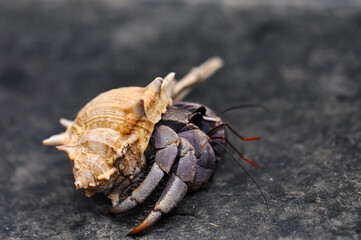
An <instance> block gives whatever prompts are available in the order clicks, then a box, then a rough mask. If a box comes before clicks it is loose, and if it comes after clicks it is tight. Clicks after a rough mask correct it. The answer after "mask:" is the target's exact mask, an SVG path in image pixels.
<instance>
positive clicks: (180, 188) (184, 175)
mask: <svg viewBox="0 0 361 240" xmlns="http://www.w3.org/2000/svg"><path fill="white" fill-rule="evenodd" d="M179 155H180V159H179V163H178V166H177V169H176V172H175V174H172V175H171V177H170V178H169V181H168V183H167V186H166V188H165V189H164V191H163V193H162V196H161V197H160V198H159V200H158V202H157V203H156V205H155V207H154V210H153V211H151V212H150V213H149V215H148V217H147V218H146V219H145V220H144V221H143V222H142V223H141V224H140V225H139V226H138V227H136V228H134V229H133V230H132V231H131V232H129V233H128V235H135V234H138V233H140V232H142V231H144V230H145V229H147V228H148V227H150V226H152V225H153V224H155V223H156V222H157V221H158V220H159V219H160V218H161V217H162V215H163V214H166V213H168V212H170V211H171V210H172V209H173V208H174V207H175V206H176V205H177V204H178V203H179V202H180V201H181V200H182V199H183V197H184V196H185V194H186V193H187V191H188V185H187V184H186V183H191V182H192V181H193V180H194V177H195V175H196V169H197V158H196V157H195V155H194V148H193V146H192V145H191V144H190V143H189V142H188V141H187V140H185V139H183V138H180V145H179Z"/></svg>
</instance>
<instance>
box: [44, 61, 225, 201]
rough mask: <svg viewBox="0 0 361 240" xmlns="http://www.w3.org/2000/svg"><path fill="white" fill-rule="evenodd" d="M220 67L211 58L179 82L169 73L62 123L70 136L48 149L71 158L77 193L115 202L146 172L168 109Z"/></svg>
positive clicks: (117, 92)
mask: <svg viewBox="0 0 361 240" xmlns="http://www.w3.org/2000/svg"><path fill="white" fill-rule="evenodd" d="M221 66H222V60H221V59H219V58H212V59H210V60H208V61H207V62H205V63H204V64H203V65H202V66H200V67H199V68H196V69H193V70H192V71H193V72H191V73H192V74H189V75H187V76H189V77H187V76H185V77H184V78H183V79H182V80H181V81H179V82H176V81H175V79H174V76H175V74H174V73H170V74H168V75H167V76H166V77H165V78H164V80H163V79H162V78H156V79H155V80H154V81H153V82H151V83H150V84H149V85H148V86H146V87H144V88H141V87H124V88H118V89H113V90H110V91H107V92H104V93H102V94H100V95H99V96H97V97H96V98H94V99H93V100H91V101H90V102H89V103H88V104H86V106H85V107H84V108H83V109H81V110H80V112H79V113H78V115H77V117H76V119H75V120H74V121H70V120H66V119H60V123H61V124H62V125H63V126H64V127H65V128H66V131H65V132H63V133H60V134H57V135H54V136H52V137H50V138H48V139H46V140H44V141H43V144H45V145H57V149H59V150H61V151H65V152H67V154H68V156H69V158H70V160H71V162H72V165H73V173H74V177H75V185H76V188H77V189H80V188H84V189H85V190H86V195H87V196H91V195H93V194H94V193H95V192H105V193H106V194H108V196H109V197H111V196H112V195H114V193H115V192H120V191H121V190H122V188H124V187H125V186H126V185H127V184H128V185H129V184H130V183H131V182H132V180H133V178H135V177H136V176H137V175H138V174H139V173H140V172H141V171H142V170H143V169H144V167H145V165H146V159H145V157H144V151H145V149H146V147H147V146H148V142H149V139H150V137H151V135H152V132H153V129H154V126H155V124H156V123H157V122H158V121H159V120H160V119H161V116H162V114H163V113H165V111H166V108H167V106H169V105H172V101H173V100H179V99H181V98H182V97H183V96H184V95H185V94H186V93H187V92H188V91H189V88H190V87H191V86H192V85H194V84H195V83H196V82H199V81H201V80H203V79H205V78H207V77H208V76H209V75H211V74H212V73H213V72H214V71H216V70H217V69H219V68H220V67H221ZM194 71H198V72H196V74H195V72H194ZM195 76H198V77H195ZM121 183H127V184H121Z"/></svg>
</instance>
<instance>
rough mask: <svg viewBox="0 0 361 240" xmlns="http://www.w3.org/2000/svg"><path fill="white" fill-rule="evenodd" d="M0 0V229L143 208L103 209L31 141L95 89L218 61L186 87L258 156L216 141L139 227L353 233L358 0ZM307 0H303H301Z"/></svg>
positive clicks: (30, 234)
mask: <svg viewBox="0 0 361 240" xmlns="http://www.w3.org/2000/svg"><path fill="white" fill-rule="evenodd" d="M192 2H193V1H173V3H172V4H170V3H165V2H153V3H151V2H149V1H146V2H143V3H127V4H126V3H125V1H120V2H119V3H116V1H112V0H108V1H104V2H102V1H95V0H94V1H88V2H85V1H70V0H67V1H60V0H59V1H38V0H37V1H30V2H29V1H1V2H0V109H1V117H0V238H1V239H12V238H13V239H18V238H25V239H33V238H38V239H123V238H124V239H125V238H127V237H126V233H127V232H128V231H129V230H131V229H132V227H134V226H135V225H137V224H138V223H140V222H141V221H142V220H143V218H144V217H145V216H146V215H147V212H148V211H149V210H150V207H149V206H148V205H147V204H145V205H144V206H141V207H140V208H137V209H136V210H134V211H132V212H130V213H127V214H124V215H121V216H117V217H113V216H111V215H109V214H108V213H107V210H108V208H109V207H110V202H109V200H108V199H106V198H105V197H104V196H102V195H97V196H95V197H93V198H90V199H88V198H86V197H85V196H84V194H83V192H82V191H76V190H75V188H74V185H73V176H72V172H71V165H70V163H69V160H68V158H67V156H66V154H64V153H63V152H59V151H57V150H56V149H55V148H49V147H44V146H42V145H41V141H42V139H44V138H46V137H48V136H50V135H52V134H54V133H58V132H60V131H62V128H61V126H60V125H59V124H58V119H59V118H60V117H66V118H69V119H72V118H74V117H75V115H76V113H77V112H78V111H79V110H80V109H81V108H82V107H83V106H84V105H85V104H86V103H87V102H88V101H89V100H91V99H92V98H93V97H95V96H96V95H97V94H99V93H101V92H103V91H106V90H108V89H112V88H116V87H122V86H129V85H139V86H145V85H146V84H147V83H149V82H150V81H151V80H153V79H154V77H156V76H165V75H166V74H167V73H168V72H169V71H175V72H176V73H177V76H178V77H180V76H182V75H183V74H185V73H186V72H187V71H188V69H189V68H190V67H192V66H195V65H197V64H199V63H201V62H202V61H203V60H205V59H206V58H208V57H210V56H213V55H219V56H221V57H222V58H224V60H225V64H226V65H225V67H224V68H223V70H221V71H220V72H219V73H217V74H216V75H215V76H214V77H212V78H211V79H209V80H208V81H207V82H206V83H204V84H203V85H200V86H198V87H197V88H196V89H194V91H193V92H192V93H191V94H190V95H189V96H188V97H187V100H190V101H196V102H200V103H203V104H206V105H207V106H209V107H211V108H213V109H215V110H216V111H218V112H220V111H221V110H222V109H224V108H225V107H228V106H232V105H237V104H244V103H260V104H264V105H265V106H266V107H267V108H268V109H269V110H270V113H265V112H262V111H260V110H259V109H243V110H237V111H233V112H230V113H227V115H225V119H226V120H227V121H228V122H229V123H231V125H232V126H233V127H234V128H236V129H237V130H238V131H239V132H241V133H242V135H244V136H260V137H262V140H261V141H259V142H240V141H239V140H238V139H236V138H231V140H232V142H234V143H235V145H237V146H238V147H239V148H240V149H242V151H243V152H244V153H245V155H246V156H247V157H249V158H250V159H252V160H254V161H255V162H257V163H259V164H260V165H261V168H260V169H255V168H253V167H252V166H248V165H247V164H246V163H245V164H244V165H245V166H246V167H247V168H248V169H249V171H250V172H251V174H252V176H253V177H254V178H255V179H256V181H257V183H258V184H259V185H260V186H261V188H262V190H263V192H264V194H265V196H266V198H267V199H268V202H269V208H270V212H267V208H266V206H265V203H264V202H263V200H262V198H261V195H260V193H259V191H258V190H257V187H256V186H255V184H254V183H253V182H252V181H251V180H250V179H249V178H248V177H247V175H246V174H245V173H244V172H243V171H242V170H241V169H239V168H238V166H237V165H236V164H235V163H234V162H233V161H232V160H231V159H230V158H229V157H227V156H225V157H224V158H223V161H222V162H221V163H220V164H219V166H218V170H217V172H216V174H215V176H214V177H213V179H212V181H211V183H210V184H208V185H207V186H205V187H204V188H203V189H202V190H201V191H198V192H197V193H194V194H191V195H188V196H187V197H186V198H185V199H184V200H183V202H182V203H181V204H180V205H179V206H178V207H177V208H176V209H175V210H174V211H172V212H171V213H170V214H168V215H167V216H166V217H164V218H163V219H162V220H161V221H160V222H159V223H158V224H157V225H156V226H155V227H153V228H152V229H150V230H149V231H147V232H145V233H144V234H143V235H141V236H139V237H136V238H139V239H240V238H242V239H255V238H256V239H257V238H258V239H280V238H282V239H294V238H301V239H311V238H312V239H315V238H317V239H335V238H342V239H360V238H361V180H360V179H361V167H360V166H361V165H360V164H361V163H360V159H361V143H360V142H361V111H360V109H361V61H360V56H361V41H360V39H361V31H360V28H361V4H359V3H358V1H343V3H344V4H340V1H337V2H336V1H329V2H328V3H325V1H321V0H320V1H303V2H300V1H298V4H294V5H293V4H289V1H255V2H256V3H254V2H253V4H248V3H249V2H251V1H240V2H238V3H237V1H220V2H217V1H210V2H208V1H195V3H194V2H193V3H192ZM316 3H317V4H316Z"/></svg>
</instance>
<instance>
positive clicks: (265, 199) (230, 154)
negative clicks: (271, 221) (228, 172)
mask: <svg viewBox="0 0 361 240" xmlns="http://www.w3.org/2000/svg"><path fill="white" fill-rule="evenodd" d="M211 143H216V144H218V145H219V146H221V147H222V148H223V149H224V150H225V151H226V152H227V153H228V154H229V156H231V157H232V159H233V160H234V161H235V162H236V163H237V164H238V165H239V166H240V167H241V168H242V169H243V171H244V172H245V173H246V174H247V176H248V177H249V178H250V179H251V180H252V182H254V184H256V186H257V188H258V190H259V191H260V193H261V195H262V198H263V201H264V202H265V204H266V207H267V210H268V212H270V210H269V206H268V201H267V198H266V196H265V195H264V194H263V192H262V189H261V188H260V186H259V185H258V183H257V182H256V180H254V178H253V177H252V176H251V174H250V173H249V172H248V171H247V170H246V168H245V167H244V166H243V165H242V163H241V162H240V161H238V160H237V158H236V157H235V156H233V154H232V153H231V152H230V151H229V150H228V149H227V148H226V147H225V146H224V145H223V144H220V143H218V142H215V141H212V142H211Z"/></svg>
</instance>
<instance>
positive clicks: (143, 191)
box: [109, 126, 179, 214]
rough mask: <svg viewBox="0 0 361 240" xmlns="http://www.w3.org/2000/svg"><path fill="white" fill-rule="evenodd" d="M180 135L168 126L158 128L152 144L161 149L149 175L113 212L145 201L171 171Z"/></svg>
mask: <svg viewBox="0 0 361 240" xmlns="http://www.w3.org/2000/svg"><path fill="white" fill-rule="evenodd" d="M178 141H179V138H178V135H177V134H176V133H175V132H174V131H173V130H172V129H171V128H169V127H167V126H160V127H158V128H156V130H155V131H154V133H153V137H152V144H153V145H154V146H155V147H156V148H157V149H160V150H158V151H157V153H156V155H155V163H154V164H153V166H152V169H151V170H150V172H149V173H148V175H147V177H146V178H145V179H144V181H143V182H142V183H141V184H140V186H139V187H138V188H137V189H135V190H134V191H133V192H132V194H131V195H130V196H129V197H128V198H126V199H125V200H124V201H123V202H121V203H119V204H118V205H116V206H115V207H113V208H111V209H110V210H109V212H110V213H111V214H116V213H122V212H126V211H129V210H130V209H132V208H134V207H136V206H137V205H138V204H140V203H143V202H144V201H145V200H146V199H147V197H148V196H149V195H150V194H151V193H152V192H153V190H154V189H155V187H156V186H157V185H158V183H159V182H160V180H162V178H163V176H164V172H165V173H169V171H170V169H171V168H172V166H173V163H174V161H175V159H176V157H177V154H178V146H177V145H178Z"/></svg>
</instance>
